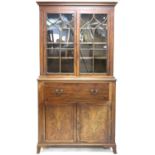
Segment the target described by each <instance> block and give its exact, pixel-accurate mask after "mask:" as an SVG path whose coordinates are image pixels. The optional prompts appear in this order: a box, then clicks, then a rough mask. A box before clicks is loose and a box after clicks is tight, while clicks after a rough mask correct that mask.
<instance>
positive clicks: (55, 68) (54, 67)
mask: <svg viewBox="0 0 155 155" xmlns="http://www.w3.org/2000/svg"><path fill="white" fill-rule="evenodd" d="M47 65H48V68H47V71H48V72H54V73H57V72H59V59H54V58H53V59H48V61H47Z"/></svg>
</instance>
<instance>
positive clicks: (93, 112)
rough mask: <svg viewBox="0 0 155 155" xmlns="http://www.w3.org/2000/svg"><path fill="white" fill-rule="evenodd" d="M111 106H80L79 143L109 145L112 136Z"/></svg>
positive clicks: (78, 112) (88, 104) (78, 109)
mask: <svg viewBox="0 0 155 155" xmlns="http://www.w3.org/2000/svg"><path fill="white" fill-rule="evenodd" d="M109 118H110V113H109V106H107V105H105V104H96V103H94V104H90V103H85V104H78V107H77V122H78V129H77V133H78V141H79V142H83V143H108V142H109V138H110V137H109V134H110V123H109V122H110V121H109Z"/></svg>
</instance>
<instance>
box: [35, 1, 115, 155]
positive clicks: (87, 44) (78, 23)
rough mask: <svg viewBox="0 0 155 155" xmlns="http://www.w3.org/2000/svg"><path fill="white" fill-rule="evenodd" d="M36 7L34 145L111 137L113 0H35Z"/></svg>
mask: <svg viewBox="0 0 155 155" xmlns="http://www.w3.org/2000/svg"><path fill="white" fill-rule="evenodd" d="M37 3H38V5H39V9H40V76H39V79H38V93H39V94H38V100H39V102H38V118H39V119H38V121H39V123H38V124H39V125H38V129H39V131H38V145H37V152H38V153H39V152H40V149H41V147H50V146H51V147H52V146H63V147H64V146H68V147H71V146H72V147H77V146H78V147H79V146H81V147H103V148H110V147H111V148H112V149H113V152H114V153H116V143H115V85H116V83H115V82H116V80H115V78H114V76H113V46H114V6H115V5H116V2H95V1H94V2H76V1H72V2H63V1H62V2H56V1H54V2H37Z"/></svg>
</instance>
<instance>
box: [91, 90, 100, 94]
mask: <svg viewBox="0 0 155 155" xmlns="http://www.w3.org/2000/svg"><path fill="white" fill-rule="evenodd" d="M90 93H91V94H92V95H96V94H97V93H98V89H90Z"/></svg>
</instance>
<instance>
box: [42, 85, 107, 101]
mask: <svg viewBox="0 0 155 155" xmlns="http://www.w3.org/2000/svg"><path fill="white" fill-rule="evenodd" d="M44 99H45V103H47V104H54V103H103V102H104V101H109V83H45V85H44ZM104 103H106V102H104Z"/></svg>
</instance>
